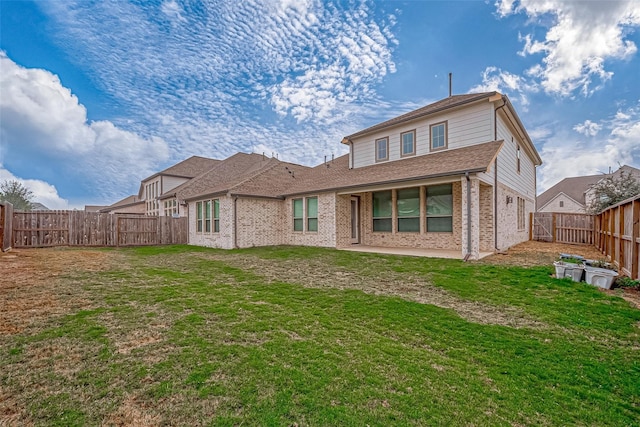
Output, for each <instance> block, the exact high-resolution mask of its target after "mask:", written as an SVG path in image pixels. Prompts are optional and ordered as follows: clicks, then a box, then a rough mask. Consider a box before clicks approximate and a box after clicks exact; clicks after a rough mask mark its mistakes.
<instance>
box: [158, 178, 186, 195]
mask: <svg viewBox="0 0 640 427" xmlns="http://www.w3.org/2000/svg"><path fill="white" fill-rule="evenodd" d="M188 180H189V178H178V177H176V176H163V177H162V192H163V193H166V192H167V191H170V190H173V189H174V188H176V187H177V186H178V185H180V184H184V183H185V182H187V181H188Z"/></svg>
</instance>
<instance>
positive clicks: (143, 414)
mask: <svg viewBox="0 0 640 427" xmlns="http://www.w3.org/2000/svg"><path fill="white" fill-rule="evenodd" d="M161 421H162V417H160V416H158V415H155V414H153V408H151V407H149V405H147V404H146V403H145V402H142V401H139V400H137V399H136V398H135V397H133V396H127V397H126V398H125V399H124V401H123V402H122V404H121V405H120V407H119V408H118V409H117V410H116V411H114V412H113V413H112V414H109V415H108V416H107V417H106V418H105V419H104V421H103V422H102V425H103V426H138V427H152V426H158V425H160V424H161Z"/></svg>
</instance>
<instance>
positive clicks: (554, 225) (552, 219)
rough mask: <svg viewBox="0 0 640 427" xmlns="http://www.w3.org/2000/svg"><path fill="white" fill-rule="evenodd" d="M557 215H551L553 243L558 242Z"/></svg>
mask: <svg viewBox="0 0 640 427" xmlns="http://www.w3.org/2000/svg"><path fill="white" fill-rule="evenodd" d="M556 232H557V229H556V213H555V212H554V213H552V214H551V243H555V242H556Z"/></svg>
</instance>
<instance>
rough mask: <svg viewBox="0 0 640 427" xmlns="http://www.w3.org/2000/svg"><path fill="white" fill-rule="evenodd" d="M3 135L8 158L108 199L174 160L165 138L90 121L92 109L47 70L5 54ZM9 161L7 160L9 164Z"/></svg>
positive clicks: (0, 104) (0, 87)
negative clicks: (52, 168) (52, 165)
mask: <svg viewBox="0 0 640 427" xmlns="http://www.w3.org/2000/svg"><path fill="white" fill-rule="evenodd" d="M0 92H1V93H2V97H1V98H0V115H1V116H2V121H1V122H0V135H1V138H2V142H3V146H4V148H3V156H4V155H10V156H12V157H11V158H12V159H14V160H16V159H17V157H19V156H24V157H25V158H22V159H20V160H21V161H22V162H23V163H26V162H30V163H32V164H33V165H34V167H36V168H38V167H40V168H46V167H47V164H49V163H54V162H55V164H56V168H60V170H56V171H55V172H56V173H57V174H65V175H68V176H71V177H74V179H77V185H78V186H84V187H85V188H88V189H90V191H91V192H92V193H93V194H94V195H98V196H102V197H103V198H117V197H120V196H121V195H122V194H123V192H124V191H126V190H125V189H126V188H130V187H131V184H132V181H133V182H135V180H136V179H139V178H142V177H144V175H145V174H151V173H152V171H154V169H155V167H156V166H157V164H158V163H159V162H162V161H164V160H166V159H167V157H168V148H167V145H166V143H165V142H164V141H162V140H161V139H159V138H143V137H141V136H139V135H137V134H135V133H132V132H128V131H125V130H122V129H120V128H118V127H116V126H115V125H114V124H113V123H111V122H108V121H94V122H88V121H87V112H86V108H85V107H84V106H83V105H82V104H80V103H79V101H78V98H77V97H76V96H75V95H73V94H72V93H71V91H70V90H69V89H68V88H66V87H64V86H63V85H62V84H61V82H60V79H59V78H58V77H57V76H55V75H53V74H51V73H50V72H48V71H45V70H39V69H28V68H24V67H21V66H19V65H17V64H16V63H15V62H13V61H12V60H11V59H10V58H8V57H7V56H6V54H5V53H3V52H0ZM5 163H6V162H5Z"/></svg>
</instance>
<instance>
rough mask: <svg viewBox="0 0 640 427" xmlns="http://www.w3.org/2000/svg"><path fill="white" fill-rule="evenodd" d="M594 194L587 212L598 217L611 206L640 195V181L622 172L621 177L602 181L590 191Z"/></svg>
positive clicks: (609, 176) (609, 177) (610, 177)
mask: <svg viewBox="0 0 640 427" xmlns="http://www.w3.org/2000/svg"><path fill="white" fill-rule="evenodd" d="M589 192H590V193H592V194H593V198H592V199H591V202H590V203H589V205H588V206H587V211H588V212H589V213H590V214H592V215H596V214H598V213H600V212H602V211H603V210H604V209H606V208H608V207H609V206H612V205H615V204H616V203H618V202H621V201H623V200H626V199H628V198H629V197H633V196H637V195H638V194H640V181H638V179H636V177H635V176H633V175H632V174H631V173H628V172H627V173H625V171H623V170H621V171H620V176H619V177H616V176H615V175H614V174H611V175H608V176H607V177H605V178H603V179H601V180H600V181H599V182H598V183H597V184H596V185H594V186H593V187H591V190H589Z"/></svg>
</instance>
